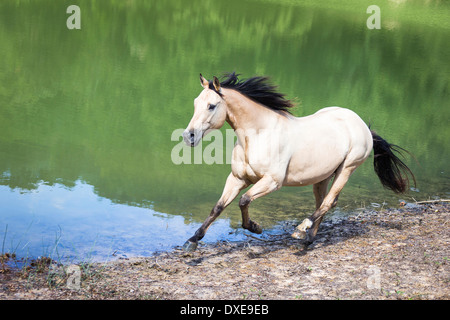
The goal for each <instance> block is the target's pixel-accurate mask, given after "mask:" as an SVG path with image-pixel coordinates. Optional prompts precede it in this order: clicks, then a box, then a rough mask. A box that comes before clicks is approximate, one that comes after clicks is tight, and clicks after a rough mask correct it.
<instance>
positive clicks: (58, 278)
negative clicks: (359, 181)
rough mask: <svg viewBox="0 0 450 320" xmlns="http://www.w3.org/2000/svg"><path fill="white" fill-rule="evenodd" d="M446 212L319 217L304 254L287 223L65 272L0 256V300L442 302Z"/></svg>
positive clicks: (409, 208) (439, 207) (442, 207)
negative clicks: (278, 231) (270, 231)
mask: <svg viewBox="0 0 450 320" xmlns="http://www.w3.org/2000/svg"><path fill="white" fill-rule="evenodd" d="M449 209H450V205H449V204H448V203H431V204H430V203H427V204H422V205H416V204H414V205H413V204H408V205H406V206H404V207H401V208H398V209H389V210H381V211H371V210H365V211H359V212H355V213H354V214H352V215H351V216H349V217H346V218H337V217H333V216H329V217H328V218H327V219H326V220H324V222H323V223H322V225H321V228H320V230H319V234H318V236H317V238H316V241H315V243H314V245H312V246H310V247H309V248H307V249H305V248H304V247H303V245H302V244H301V243H300V242H299V241H298V240H295V239H293V238H291V237H290V235H289V234H290V231H293V229H294V225H287V227H286V234H285V235H282V236H279V235H278V236H264V235H263V237H264V238H261V239H263V240H258V239H257V237H256V236H255V237H253V236H249V237H248V240H247V241H243V242H239V243H229V242H223V243H216V244H214V245H204V246H199V248H198V249H197V251H196V252H194V253H189V254H188V253H185V252H183V251H182V250H180V249H175V250H173V251H170V252H164V253H160V254H158V255H156V256H152V257H146V258H133V259H128V260H117V261H113V262H108V263H101V264H82V265H78V266H72V267H71V268H70V267H69V266H57V265H56V264H55V263H52V262H51V261H46V260H42V261H35V263H34V265H33V266H30V267H22V268H21V269H17V268H11V267H9V266H10V265H11V263H9V264H8V259H9V260H11V259H12V258H13V257H10V256H6V255H5V256H3V260H2V264H1V265H0V299H163V300H166V299H168V300H173V299H190V300H192V299H220V300H223V299H233V300H237V299H244V300H245V299H251V300H256V299H283V300H285V299H292V300H295V299H427V300H434V299H449V298H450V289H449V288H450V285H449V279H450V273H449V258H450V246H449V245H450V238H449V235H450V232H449V227H450V223H449V212H450V211H449ZM258 237H261V236H259V235H258ZM77 280H79V281H78V282H77Z"/></svg>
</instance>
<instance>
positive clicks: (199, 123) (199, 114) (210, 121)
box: [183, 74, 227, 147]
mask: <svg viewBox="0 0 450 320" xmlns="http://www.w3.org/2000/svg"><path fill="white" fill-rule="evenodd" d="M200 83H201V85H202V87H203V91H202V92H201V93H200V95H199V96H198V97H197V98H196V99H195V100H194V115H193V116H192V119H191V121H190V122H189V125H188V126H187V128H186V130H184V132H183V138H184V141H185V142H186V144H187V145H188V146H191V147H195V146H196V145H197V144H198V143H199V142H200V139H202V138H203V136H204V135H205V134H207V133H208V132H209V131H211V130H212V129H219V128H221V127H222V126H223V124H224V123H225V119H226V117H227V110H226V103H225V100H224V99H223V97H222V92H221V88H220V82H219V79H217V78H216V77H214V80H213V81H211V82H210V81H208V80H206V79H205V78H203V76H202V75H201V74H200Z"/></svg>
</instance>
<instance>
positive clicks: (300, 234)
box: [291, 230, 307, 240]
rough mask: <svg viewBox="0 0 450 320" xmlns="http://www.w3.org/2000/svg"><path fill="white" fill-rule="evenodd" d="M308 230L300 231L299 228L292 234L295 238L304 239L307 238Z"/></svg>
mask: <svg viewBox="0 0 450 320" xmlns="http://www.w3.org/2000/svg"><path fill="white" fill-rule="evenodd" d="M306 236H307V235H306V232H305V231H299V230H295V231H294V232H293V233H292V234H291V237H292V238H294V239H298V240H303V239H306Z"/></svg>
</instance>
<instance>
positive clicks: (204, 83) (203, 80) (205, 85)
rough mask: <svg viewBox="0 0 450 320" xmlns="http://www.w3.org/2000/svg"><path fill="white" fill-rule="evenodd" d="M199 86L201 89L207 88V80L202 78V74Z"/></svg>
mask: <svg viewBox="0 0 450 320" xmlns="http://www.w3.org/2000/svg"><path fill="white" fill-rule="evenodd" d="M200 84H201V85H202V87H203V88H205V89H207V88H208V86H209V82H208V80H206V79H205V78H203V76H202V74H201V73H200Z"/></svg>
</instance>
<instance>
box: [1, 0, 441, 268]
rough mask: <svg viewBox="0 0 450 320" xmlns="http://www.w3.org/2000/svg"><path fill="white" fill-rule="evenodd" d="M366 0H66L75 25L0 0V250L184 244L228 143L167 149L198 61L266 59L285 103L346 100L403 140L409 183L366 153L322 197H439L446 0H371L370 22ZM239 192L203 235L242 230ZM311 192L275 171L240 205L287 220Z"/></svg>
mask: <svg viewBox="0 0 450 320" xmlns="http://www.w3.org/2000/svg"><path fill="white" fill-rule="evenodd" d="M372 2H373V1H356V0H350V1H345V2H343V1H338V0H329V1H322V0H318V1H312V0H305V1H301V0H298V1H294V0H292V1H288V0H286V1H245V0H240V1H235V0H227V1H196V0H193V1H175V0H166V1H76V4H77V5H78V6H79V8H80V26H81V29H69V28H68V27H67V20H68V19H69V18H70V17H71V13H70V12H69V13H67V12H66V10H67V7H69V5H71V4H73V3H72V1H57V2H56V1H47V0H40V1H32V2H23V1H10V0H6V1H2V2H1V4H0V25H1V28H0V45H1V50H0V59H1V61H2V62H1V63H0V79H1V80H0V241H1V244H2V248H1V250H2V253H4V252H15V253H16V254H17V255H18V256H19V257H37V256H42V255H45V256H51V257H52V258H53V259H55V260H58V261H80V260H86V259H90V260H95V261H104V260H108V259H115V258H118V257H131V256H145V255H150V254H152V253H154V252H157V251H161V250H168V249H170V248H172V247H174V246H177V245H182V244H183V243H184V241H185V240H186V239H187V238H189V237H190V236H191V235H192V234H193V232H194V231H195V230H196V229H197V228H198V227H199V225H200V224H201V223H202V222H203V220H204V219H205V218H206V216H207V215H208V214H209V212H210V210H211V208H212V207H213V206H214V204H215V202H216V201H217V200H218V198H219V197H220V195H221V192H222V188H223V186H224V184H225V179H226V177H227V176H228V173H229V172H230V165H229V163H227V162H228V161H226V160H227V159H225V158H226V154H225V153H224V155H223V159H224V161H223V163H214V164H208V163H205V162H204V161H201V163H197V164H195V163H194V156H195V151H194V150H193V151H192V154H191V155H190V157H191V158H192V163H191V164H186V163H182V164H176V163H174V162H173V161H172V157H171V154H172V150H173V149H174V147H176V146H177V145H178V144H179V143H180V141H181V138H177V137H176V136H175V138H173V133H174V131H175V130H178V129H181V128H183V129H184V128H185V127H186V126H187V124H188V122H189V120H190V118H191V117H192V114H193V100H194V98H195V97H197V95H198V94H199V93H200V91H201V89H202V88H201V86H200V83H199V76H198V75H199V73H202V74H203V75H204V76H205V77H207V78H208V79H212V77H213V76H214V75H216V76H220V75H222V74H223V73H224V72H229V71H236V72H238V73H240V74H241V75H242V76H241V77H243V78H246V77H251V76H254V75H267V76H270V77H271V79H272V82H273V83H275V84H277V85H278V86H279V90H280V91H281V92H283V93H285V94H286V95H287V97H288V98H290V99H293V100H294V101H295V102H296V104H297V106H296V108H295V109H294V111H293V113H294V114H295V115H297V116H306V115H309V114H311V113H314V112H316V111H317V110H318V109H320V108H322V107H326V106H335V105H337V106H341V107H347V108H350V109H352V110H354V111H356V112H357V113H358V114H359V115H360V116H361V118H362V119H363V120H364V121H366V122H367V123H370V124H371V128H372V129H374V130H376V131H377V132H378V133H379V134H380V135H381V136H382V137H383V138H385V139H386V140H388V141H389V142H391V143H394V144H397V145H399V146H401V147H403V148H405V149H407V150H408V151H410V152H411V153H412V154H413V156H414V158H412V157H410V156H408V155H405V162H406V163H407V165H408V166H409V167H410V168H411V169H412V171H413V172H414V174H415V176H416V179H417V186H416V187H414V186H411V187H412V188H411V189H410V190H409V191H408V192H407V193H406V194H404V195H396V194H394V193H392V192H390V191H388V190H385V189H383V188H382V186H381V183H380V182H379V180H378V178H377V177H376V175H375V173H374V171H373V165H372V161H373V155H372V156H371V157H370V158H369V159H368V161H366V163H364V164H363V165H362V166H361V167H360V168H359V169H358V170H356V172H355V174H354V175H353V176H352V177H351V179H350V181H349V183H348V184H347V186H346V187H345V188H344V190H343V192H342V194H341V196H340V199H339V204H338V207H337V208H335V209H333V212H334V214H346V213H348V212H352V211H354V210H357V209H358V208H370V209H373V208H375V209H377V210H379V209H382V208H386V207H390V206H392V207H395V206H398V204H399V201H401V200H404V201H406V202H414V200H428V199H435V198H448V197H449V196H450V174H449V143H450V128H449V120H450V102H449V101H450V21H449V19H448V17H450V3H448V2H446V1H401V0H396V1H387V0H383V1H377V5H378V6H379V8H380V20H381V25H380V27H381V28H380V29H369V28H368V26H367V20H368V19H369V17H370V16H371V13H367V12H366V10H367V8H368V6H369V5H372V4H373V3H372ZM229 129H230V127H229V126H228V125H227V124H226V125H225V126H224V127H223V128H222V129H221V132H222V133H223V136H224V137H225V136H226V132H227V130H229ZM210 143H211V141H204V142H203V145H202V146H199V147H196V148H203V149H204V148H207V147H208V144H210ZM225 143H226V141H225V139H224V141H223V144H224V145H225ZM198 150H199V152H200V154H201V152H202V149H198ZM238 199H239V198H237V199H236V200H235V201H234V202H233V203H232V204H231V205H230V206H229V207H228V208H227V209H226V210H225V211H224V212H223V213H222V215H221V217H220V219H218V220H217V221H216V222H215V223H214V224H213V225H212V226H211V228H210V229H209V230H208V233H207V235H206V236H205V238H204V239H203V240H204V241H205V242H214V241H218V240H220V241H236V240H242V239H246V238H247V237H246V234H247V233H246V231H245V232H244V230H243V229H242V228H241V227H240V225H241V216H240V210H239V207H238ZM314 203H315V202H314V197H313V193H312V187H303V188H283V189H281V190H279V191H277V192H274V193H272V194H270V195H268V196H266V197H264V198H260V199H258V200H256V201H255V202H253V203H252V205H251V207H250V214H251V217H252V218H253V219H254V220H255V221H257V222H259V223H260V224H261V225H262V227H263V228H264V233H265V234H276V233H284V232H287V231H286V230H284V226H283V222H285V221H300V220H302V219H303V218H304V217H306V216H309V214H311V212H312V210H313V209H314ZM264 233H263V235H262V236H263V237H264Z"/></svg>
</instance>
